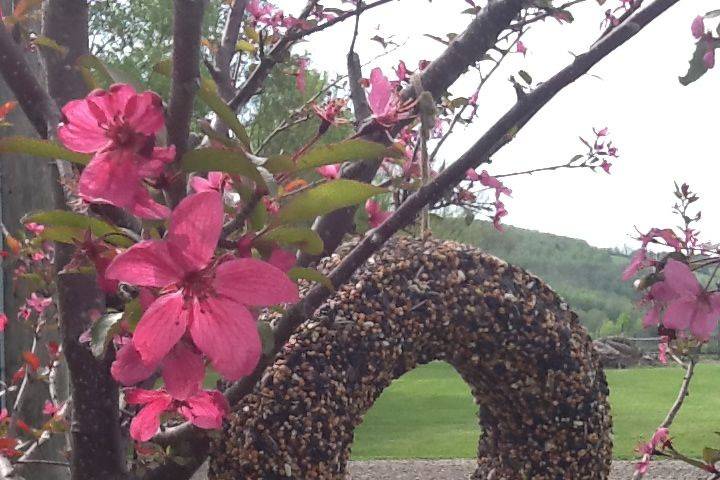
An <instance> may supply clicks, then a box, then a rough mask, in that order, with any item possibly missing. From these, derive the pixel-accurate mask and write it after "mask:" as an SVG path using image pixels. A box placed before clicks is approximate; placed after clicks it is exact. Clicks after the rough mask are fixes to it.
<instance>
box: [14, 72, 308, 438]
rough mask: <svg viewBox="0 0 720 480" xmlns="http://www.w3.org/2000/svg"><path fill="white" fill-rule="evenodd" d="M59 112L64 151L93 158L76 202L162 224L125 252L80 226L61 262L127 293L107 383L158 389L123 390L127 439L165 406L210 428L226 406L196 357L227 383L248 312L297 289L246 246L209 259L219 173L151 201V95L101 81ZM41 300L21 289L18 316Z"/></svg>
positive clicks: (217, 230)
mask: <svg viewBox="0 0 720 480" xmlns="http://www.w3.org/2000/svg"><path fill="white" fill-rule="evenodd" d="M63 115H64V119H63V124H62V125H61V127H60V129H59V130H58V137H59V138H60V140H61V141H62V142H63V143H64V144H65V146H66V147H68V148H69V149H71V150H74V151H77V152H82V153H90V154H92V155H93V157H92V159H91V160H90V162H89V163H88V165H87V166H86V168H85V169H84V170H83V172H82V174H81V176H80V181H79V184H78V193H79V195H80V197H81V198H82V199H83V200H85V201H86V202H88V203H107V204H111V205H114V206H116V207H120V208H124V209H126V210H128V211H129V212H130V213H132V214H134V215H137V216H139V217H141V218H147V219H153V220H159V219H164V218H166V217H169V218H168V219H167V228H166V232H165V236H164V238H158V239H148V240H142V241H140V242H137V243H135V244H134V245H132V246H130V247H129V248H127V249H125V250H121V249H119V248H117V247H115V246H111V245H110V244H109V243H108V242H107V239H100V238H96V237H95V236H94V235H93V234H92V232H91V231H90V230H88V231H87V232H85V235H84V237H83V238H82V239H81V240H77V241H75V244H76V247H77V249H76V254H75V256H74V258H73V261H72V262H71V264H70V266H69V267H70V268H72V267H79V266H80V265H82V264H83V263H88V261H89V263H91V264H92V265H93V266H94V267H95V270H96V272H97V275H98V280H99V283H100V285H101V286H102V288H103V289H104V290H105V291H106V292H108V293H113V292H116V291H117V287H118V285H119V284H120V283H124V284H127V285H131V286H133V287H135V288H138V289H139V290H138V293H139V296H138V298H139V301H140V305H141V309H142V310H143V313H142V316H141V317H140V319H139V321H138V322H137V325H136V327H135V329H134V331H133V332H132V336H130V333H131V332H130V331H129V330H128V329H127V328H125V329H123V331H121V332H120V334H119V335H118V336H116V338H115V343H116V345H117V348H118V352H117V357H116V360H115V362H114V363H113V365H112V369H111V372H112V375H113V377H114V378H115V379H116V380H117V381H118V382H120V383H121V384H123V385H126V386H132V385H135V384H138V383H140V382H142V381H144V380H146V379H147V378H149V377H150V376H151V375H153V374H154V373H155V372H156V371H159V372H160V373H161V375H162V378H163V382H164V388H162V389H160V390H155V391H151V390H144V389H139V388H131V389H129V390H128V391H127V392H126V397H125V399H126V401H127V403H128V404H131V405H142V408H141V410H140V411H139V413H138V414H137V415H136V416H135V417H134V418H133V420H132V424H131V428H130V433H131V435H132V437H133V438H134V439H136V440H138V441H147V440H149V439H150V438H152V437H153V436H154V434H155V433H156V432H157V430H158V428H159V424H160V416H161V415H162V414H163V413H165V412H168V411H172V412H177V413H179V414H181V415H182V416H184V417H185V418H186V419H188V420H189V421H190V422H192V423H193V424H195V425H197V426H198V427H201V428H219V427H220V426H221V424H222V418H223V416H224V415H225V414H226V413H227V411H228V407H227V403H226V402H225V400H224V397H223V396H222V394H221V393H220V392H217V391H206V390H203V389H202V386H203V381H204V379H205V368H206V367H205V362H206V361H207V362H209V364H210V365H211V366H212V367H213V368H214V369H215V370H216V371H217V372H218V373H220V374H221V375H222V376H223V377H224V378H225V379H226V380H228V381H234V380H238V379H239V378H241V377H243V376H245V375H248V374H249V373H250V372H251V371H252V370H253V369H254V367H255V365H256V364H257V362H258V359H259V358H260V354H261V342H260V337H259V333H258V330H257V327H256V323H255V319H256V316H257V308H258V307H267V306H271V305H277V304H281V303H291V302H295V301H297V300H298V290H297V287H296V285H295V283H293V282H292V281H291V280H290V279H289V278H288V276H287V275H286V274H285V272H284V271H283V270H281V269H279V268H278V267H276V266H274V265H272V264H271V263H268V262H265V261H262V260H259V259H255V258H252V257H250V256H249V252H248V251H246V252H245V257H242V254H241V253H238V252H235V253H233V252H232V251H224V252H223V251H221V252H220V253H216V252H217V249H218V243H219V241H220V236H221V232H222V228H223V224H224V221H225V202H224V200H223V193H224V191H225V190H226V188H229V187H230V186H231V185H232V179H231V178H230V177H229V176H228V175H227V174H225V173H223V172H210V173H209V174H208V176H207V178H203V177H198V176H194V177H192V178H191V179H190V182H189V183H190V186H191V187H192V188H193V190H194V191H195V192H196V193H194V194H191V195H189V196H187V197H185V198H184V199H183V200H181V201H180V202H179V204H178V205H177V206H176V207H175V209H174V210H172V211H170V209H169V208H168V207H166V206H165V205H162V204H160V203H158V202H157V201H155V200H154V199H153V198H152V196H151V194H150V193H149V191H148V188H150V187H155V188H157V189H161V188H162V186H163V181H164V180H165V176H166V172H165V167H166V166H167V165H168V164H169V163H170V162H172V161H174V148H173V147H158V146H156V145H155V140H156V136H155V134H156V133H157V132H158V131H159V130H160V129H161V128H162V127H163V125H164V113H163V109H162V102H161V100H160V98H159V97H158V96H157V95H156V94H154V93H152V92H144V93H140V94H138V93H136V92H135V91H134V90H133V88H132V87H130V86H129V85H113V86H112V87H110V88H109V89H108V90H107V91H102V90H100V91H94V92H92V93H90V94H89V95H88V96H87V97H86V98H85V99H81V100H74V101H71V102H70V103H68V104H67V105H66V106H65V107H64V108H63ZM151 182H155V183H151ZM28 228H35V229H37V230H39V229H40V228H41V227H40V226H34V227H31V225H30V224H28ZM276 257H277V255H276ZM46 300H47V301H49V300H50V299H46ZM43 302H44V300H42V299H40V298H37V297H36V296H35V294H33V296H32V297H31V299H29V300H28V304H27V305H28V307H27V311H28V312H29V311H30V308H33V309H35V310H37V311H38V312H40V310H39V309H40V308H41V307H45V306H46V305H45V303H43Z"/></svg>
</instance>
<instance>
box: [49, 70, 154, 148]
mask: <svg viewBox="0 0 720 480" xmlns="http://www.w3.org/2000/svg"><path fill="white" fill-rule="evenodd" d="M62 113H63V118H64V121H63V123H62V124H61V125H60V128H58V137H59V138H60V140H61V141H62V142H63V144H64V145H65V146H66V147H68V148H69V149H71V150H74V151H76V152H83V153H95V152H101V151H105V150H111V149H129V150H133V151H139V150H141V149H142V148H144V147H145V146H146V144H147V140H148V138H149V137H151V136H152V135H154V134H155V133H156V132H157V131H158V130H160V129H161V128H162V127H163V124H164V118H163V109H162V100H161V99H160V97H159V96H158V95H157V94H155V93H153V92H143V93H141V94H138V93H136V92H135V90H134V89H133V88H132V87H131V86H130V85H126V84H116V85H112V86H111V87H110V88H109V89H108V90H107V91H105V90H93V91H92V92H90V93H89V94H88V96H87V97H85V98H84V99H82V100H72V101H70V102H68V103H67V104H66V105H65V106H64V107H63V109H62Z"/></svg>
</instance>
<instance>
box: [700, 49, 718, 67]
mask: <svg viewBox="0 0 720 480" xmlns="http://www.w3.org/2000/svg"><path fill="white" fill-rule="evenodd" d="M703 64H704V65H705V68H708V69H710V68H713V67H714V66H715V49H714V48H713V47H712V46H708V51H707V52H705V55H703Z"/></svg>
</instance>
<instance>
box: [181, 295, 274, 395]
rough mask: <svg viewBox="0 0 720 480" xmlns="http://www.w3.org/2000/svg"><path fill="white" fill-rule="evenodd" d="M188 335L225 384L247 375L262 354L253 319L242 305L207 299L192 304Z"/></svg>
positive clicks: (228, 301)
mask: <svg viewBox="0 0 720 480" xmlns="http://www.w3.org/2000/svg"><path fill="white" fill-rule="evenodd" d="M193 307H194V308H193V313H192V321H191V322H190V335H191V336H192V339H193V342H195V345H196V346H197V347H198V348H199V349H200V350H201V351H202V352H203V353H204V354H205V355H207V356H208V357H209V358H210V360H211V362H212V365H213V367H215V369H216V370H217V371H218V372H219V373H220V374H221V375H222V376H223V377H224V378H225V379H227V380H230V381H234V380H238V379H240V378H242V377H244V376H246V375H248V374H250V373H251V372H252V371H253V369H254V368H255V365H257V362H258V360H259V359H260V354H261V352H262V345H261V343H260V335H259V334H258V331H257V325H256V324H255V319H254V318H253V316H252V315H251V314H250V312H249V311H248V310H247V309H246V308H245V307H244V306H243V305H241V304H239V303H234V302H232V301H230V300H227V299H226V300H223V301H220V300H216V299H215V298H212V297H210V298H208V299H207V300H206V301H204V302H203V303H202V304H200V303H199V302H197V301H196V302H194V304H193Z"/></svg>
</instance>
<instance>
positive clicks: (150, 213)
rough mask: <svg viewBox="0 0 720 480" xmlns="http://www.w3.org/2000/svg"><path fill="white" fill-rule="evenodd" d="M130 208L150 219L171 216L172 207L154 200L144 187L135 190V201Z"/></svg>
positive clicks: (142, 216) (131, 211)
mask: <svg viewBox="0 0 720 480" xmlns="http://www.w3.org/2000/svg"><path fill="white" fill-rule="evenodd" d="M129 210H130V213H132V214H133V215H135V216H137V217H140V218H146V219H148V220H162V219H165V218H167V217H169V216H170V209H169V208H168V207H166V206H165V205H163V204H161V203H158V202H156V201H155V200H153V198H152V197H151V196H150V194H149V193H148V191H147V190H145V188H144V187H140V188H139V189H138V190H137V191H136V192H135V198H134V203H133V205H132V207H130V208H129Z"/></svg>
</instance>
